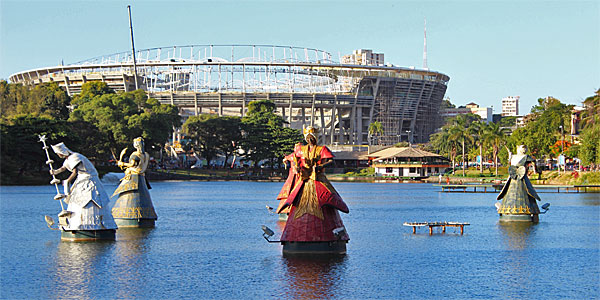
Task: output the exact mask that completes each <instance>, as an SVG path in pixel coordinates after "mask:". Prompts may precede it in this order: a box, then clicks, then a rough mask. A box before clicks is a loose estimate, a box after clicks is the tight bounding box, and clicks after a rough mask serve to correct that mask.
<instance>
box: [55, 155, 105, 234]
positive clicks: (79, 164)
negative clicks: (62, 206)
mask: <svg viewBox="0 0 600 300" xmlns="http://www.w3.org/2000/svg"><path fill="white" fill-rule="evenodd" d="M52 149H53V150H54V152H55V153H56V155H58V157H60V158H65V161H64V163H63V165H62V167H60V168H58V169H56V170H50V174H52V175H56V174H60V173H62V172H64V171H67V170H68V171H69V172H71V175H70V176H69V178H68V179H67V180H66V181H67V182H68V183H72V186H71V188H70V189H69V190H68V191H69V192H68V194H67V197H66V199H65V202H66V203H68V207H67V210H66V212H65V211H63V212H61V215H62V217H63V218H64V217H66V220H67V222H66V224H64V223H63V222H61V224H60V225H61V229H62V230H63V234H62V237H63V239H70V240H82V239H104V238H108V239H110V238H111V235H112V238H113V239H114V232H115V230H116V229H117V225H116V224H115V221H114V219H113V217H112V215H111V212H110V208H109V207H108V203H109V201H110V200H109V198H108V195H107V194H106V191H105V190H104V186H103V185H102V183H101V182H100V179H99V178H98V171H96V168H94V165H92V163H91V162H90V161H89V160H88V159H87V158H86V157H85V156H83V155H81V154H79V153H76V152H73V151H71V150H69V148H67V146H65V144H64V143H58V144H56V145H53V146H52ZM65 192H66V191H65ZM61 215H59V217H61ZM111 233H112V234H111Z"/></svg>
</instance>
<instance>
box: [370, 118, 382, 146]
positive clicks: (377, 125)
mask: <svg viewBox="0 0 600 300" xmlns="http://www.w3.org/2000/svg"><path fill="white" fill-rule="evenodd" d="M379 135H383V126H382V125H381V122H379V121H375V122H371V124H369V144H371V137H373V136H377V137H379ZM377 141H378V142H379V139H377Z"/></svg>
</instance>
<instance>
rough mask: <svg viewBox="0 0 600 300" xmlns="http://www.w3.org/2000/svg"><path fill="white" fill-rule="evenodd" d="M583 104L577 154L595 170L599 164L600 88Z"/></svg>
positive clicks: (582, 162)
mask: <svg viewBox="0 0 600 300" xmlns="http://www.w3.org/2000/svg"><path fill="white" fill-rule="evenodd" d="M583 106H584V111H583V112H582V114H581V130H580V135H579V141H580V143H581V144H580V145H579V146H578V147H577V150H578V151H577V156H578V157H579V158H580V159H581V164H583V165H591V166H592V169H595V170H597V169H598V166H600V138H598V137H599V136H600V89H598V90H597V91H596V93H595V95H594V96H590V97H588V98H586V99H585V100H584V101H583ZM572 148H573V147H572Z"/></svg>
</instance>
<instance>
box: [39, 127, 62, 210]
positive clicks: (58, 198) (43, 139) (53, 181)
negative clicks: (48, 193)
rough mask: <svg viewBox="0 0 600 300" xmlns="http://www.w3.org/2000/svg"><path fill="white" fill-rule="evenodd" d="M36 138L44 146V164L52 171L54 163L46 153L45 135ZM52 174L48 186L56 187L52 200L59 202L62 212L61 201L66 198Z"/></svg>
mask: <svg viewBox="0 0 600 300" xmlns="http://www.w3.org/2000/svg"><path fill="white" fill-rule="evenodd" d="M38 137H39V138H40V142H42V143H43V144H44V147H42V149H44V151H46V158H47V159H48V160H47V161H46V164H47V165H48V166H50V171H54V168H53V167H52V163H53V162H54V161H53V160H52V159H50V154H49V153H48V148H50V147H48V146H47V145H46V135H38ZM51 174H52V181H50V184H54V186H55V187H56V196H54V200H58V202H60V208H62V210H63V211H64V210H65V207H64V206H63V203H62V199H63V198H65V197H66V195H65V194H62V193H61V192H60V190H59V189H58V184H59V183H60V180H58V179H57V178H56V177H55V176H54V172H52V173H51Z"/></svg>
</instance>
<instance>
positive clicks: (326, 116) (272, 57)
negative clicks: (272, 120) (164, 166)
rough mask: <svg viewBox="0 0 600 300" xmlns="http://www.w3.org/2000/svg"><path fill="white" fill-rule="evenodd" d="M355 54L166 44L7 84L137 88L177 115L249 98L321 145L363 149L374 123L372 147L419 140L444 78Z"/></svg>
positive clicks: (235, 108)
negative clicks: (309, 129)
mask: <svg viewBox="0 0 600 300" xmlns="http://www.w3.org/2000/svg"><path fill="white" fill-rule="evenodd" d="M361 51H364V50H361ZM355 53H356V51H355ZM359 54H360V51H359ZM363 54H364V52H363ZM366 54H367V56H368V55H371V57H372V56H373V53H371V52H370V51H368V50H367V53H366ZM375 55H381V56H383V55H382V54H375ZM362 58H363V59H362V60H361V59H360V57H358V59H354V60H352V61H351V62H350V63H340V62H334V61H333V60H332V57H331V54H330V53H328V52H325V51H322V50H318V49H310V48H299V47H289V46H273V45H190V46H171V47H161V48H152V49H144V50H138V51H136V52H135V63H134V59H133V56H132V52H122V53H116V54H112V55H106V56H101V57H96V58H92V59H88V60H85V61H81V62H76V63H73V64H69V65H61V66H55V67H46V68H37V69H33V70H28V71H23V72H19V73H16V74H13V75H11V76H10V81H11V82H13V83H23V84H29V85H35V84H39V83H45V82H52V81H54V82H57V83H59V85H60V86H63V87H64V88H65V89H66V90H67V93H69V95H73V94H75V93H78V92H80V90H81V85H82V84H84V83H85V82H89V81H103V82H106V83H107V84H108V85H109V86H110V87H111V88H113V89H114V90H117V91H131V90H135V89H136V88H141V89H144V90H145V91H147V92H148V94H149V96H150V97H153V98H156V99H158V100H159V101H160V102H161V103H165V104H173V105H175V106H177V107H178V108H179V110H180V113H181V115H182V116H184V117H186V116H190V115H197V114H200V113H214V114H219V115H237V116H243V115H244V114H245V113H246V110H247V105H248V103H249V102H250V101H253V100H262V99H268V100H271V101H273V102H274V103H275V104H276V107H277V113H278V114H280V115H281V116H283V118H284V119H285V120H286V121H288V122H289V126H291V127H293V128H302V125H313V126H316V127H319V128H321V136H320V139H321V141H320V142H321V143H325V144H341V145H363V144H367V143H368V139H369V138H370V136H369V130H368V128H369V124H371V122H374V121H378V122H380V123H381V124H382V127H383V134H378V142H379V143H381V144H384V145H391V144H394V143H397V142H400V141H409V142H413V143H418V142H426V141H427V140H428V139H429V135H430V134H431V133H433V131H434V130H435V129H436V128H437V126H438V125H439V119H440V117H439V113H438V110H439V107H440V104H441V101H442V99H443V97H444V94H445V92H446V86H447V83H448V81H449V77H448V76H447V75H445V74H442V73H439V72H434V71H430V70H428V69H424V70H419V69H414V68H402V67H397V66H392V65H390V64H387V65H384V64H383V61H382V60H381V61H380V62H376V63H373V62H372V61H368V57H367V58H366V60H365V55H363V56H362ZM345 61H347V59H346V60H345ZM134 66H135V67H134Z"/></svg>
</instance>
